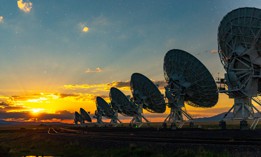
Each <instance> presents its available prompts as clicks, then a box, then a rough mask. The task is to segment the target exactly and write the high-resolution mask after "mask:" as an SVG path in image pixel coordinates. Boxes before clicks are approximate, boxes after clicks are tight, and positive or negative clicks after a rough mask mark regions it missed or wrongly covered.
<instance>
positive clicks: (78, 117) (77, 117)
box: [74, 111, 83, 124]
mask: <svg viewBox="0 0 261 157" xmlns="http://www.w3.org/2000/svg"><path fill="white" fill-rule="evenodd" d="M78 122H80V124H82V123H83V118H82V116H81V115H80V114H79V113H78V112H77V111H75V113H74V124H78Z"/></svg>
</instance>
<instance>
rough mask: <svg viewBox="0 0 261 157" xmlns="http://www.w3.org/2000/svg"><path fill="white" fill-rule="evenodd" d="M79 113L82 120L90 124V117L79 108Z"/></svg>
mask: <svg viewBox="0 0 261 157" xmlns="http://www.w3.org/2000/svg"><path fill="white" fill-rule="evenodd" d="M80 113H81V116H82V118H83V120H86V121H87V122H90V123H91V122H92V119H91V116H90V115H89V114H88V113H87V112H86V111H85V110H84V109H83V108H80Z"/></svg>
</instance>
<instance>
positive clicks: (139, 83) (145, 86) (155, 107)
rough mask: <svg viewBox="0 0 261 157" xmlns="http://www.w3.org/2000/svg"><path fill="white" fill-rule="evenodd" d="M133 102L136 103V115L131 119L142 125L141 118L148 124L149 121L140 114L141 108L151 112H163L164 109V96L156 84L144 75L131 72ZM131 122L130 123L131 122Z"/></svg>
mask: <svg viewBox="0 0 261 157" xmlns="http://www.w3.org/2000/svg"><path fill="white" fill-rule="evenodd" d="M130 87H131V92H132V95H133V101H134V102H133V103H135V104H137V105H138V115H137V116H136V117H134V119H133V120H132V122H133V123H137V124H139V123H140V125H139V126H141V125H142V118H143V119H144V120H145V121H146V122H147V124H148V125H149V121H148V120H147V119H146V118H145V117H144V116H143V115H142V109H143V108H144V109H146V110H148V111H149V112H153V113H163V112H165V110H166V105H165V100H164V96H163V95H162V94H161V93H160V91H159V89H158V88H157V87H156V85H155V84H154V83H153V82H152V81H151V80H150V79H148V78H147V77H146V76H144V75H142V74H139V73H133V74H132V75H131V81H130ZM132 122H131V123H132Z"/></svg>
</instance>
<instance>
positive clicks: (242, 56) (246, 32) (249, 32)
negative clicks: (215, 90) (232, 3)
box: [218, 7, 261, 129]
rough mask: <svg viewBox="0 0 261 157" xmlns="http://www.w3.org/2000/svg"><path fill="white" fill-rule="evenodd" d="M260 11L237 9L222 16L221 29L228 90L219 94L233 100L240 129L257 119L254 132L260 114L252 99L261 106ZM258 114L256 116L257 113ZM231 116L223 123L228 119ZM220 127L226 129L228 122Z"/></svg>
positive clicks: (222, 58)
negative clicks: (260, 96) (249, 121)
mask: <svg viewBox="0 0 261 157" xmlns="http://www.w3.org/2000/svg"><path fill="white" fill-rule="evenodd" d="M260 17H261V10H260V9H257V8H249V7H246V8H238V9H235V10H233V11H231V12H229V13H228V14H227V15H226V16H224V17H223V19H222V21H221V22H220V25H219V28H218V52H219V56H220V60H221V63H222V64H223V66H224V69H225V70H226V74H225V82H224V83H225V85H227V89H225V90H220V92H223V93H226V94H228V95H229V98H233V99H234V105H233V106H232V108H231V109H230V110H229V111H228V113H229V112H231V111H233V114H232V115H233V117H232V119H238V120H241V121H240V128H241V129H244V128H248V124H247V121H246V120H247V119H254V122H253V123H252V125H251V127H250V128H251V129H254V128H255V127H256V125H257V124H258V121H259V117H260V112H259V110H258V109H257V108H256V107H255V106H254V105H253V104H252V100H253V101H255V102H256V103H257V104H259V105H260V102H259V101H258V99H257V98H254V97H257V96H258V95H260V92H261V79H260V78H261V75H260V72H261V34H260V33H261V18H260ZM255 112H257V114H255ZM228 113H227V114H226V115H225V116H224V118H223V120H225V119H226V118H227V115H228ZM223 120H222V121H221V123H220V125H221V126H223V127H225V126H226V123H225V121H223Z"/></svg>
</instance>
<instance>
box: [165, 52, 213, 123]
mask: <svg viewBox="0 0 261 157" xmlns="http://www.w3.org/2000/svg"><path fill="white" fill-rule="evenodd" d="M163 69H164V76H165V80H166V82H167V84H168V85H167V86H166V87H165V94H166V97H167V98H168V106H169V107H170V108H171V112H170V114H169V116H168V117H167V118H166V119H165V121H164V123H167V122H171V123H172V125H176V123H180V122H181V125H180V127H182V125H183V124H184V119H183V117H184V116H185V117H186V118H188V119H189V120H192V117H191V116H190V115H189V114H188V113H187V112H186V111H185V110H183V109H182V108H183V107H185V105H184V104H185V103H187V104H188V105H191V106H194V107H213V106H214V105H215V104H216V103H217V101H218V92H217V86H216V83H215V80H214V79H213V77H212V75H211V74H210V72H209V71H208V70H207V68H206V67H205V66H204V65H203V64H202V63H201V62H200V61H199V60H198V59H197V58H196V57H194V56H193V55H191V54H189V53H188V52H186V51H183V50H179V49H173V50H170V51H168V52H167V54H166V55H165V57H164V65H163ZM165 125H166V124H165Z"/></svg>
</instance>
